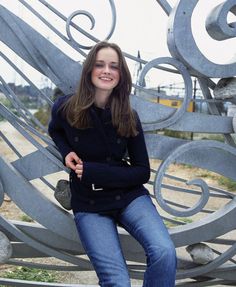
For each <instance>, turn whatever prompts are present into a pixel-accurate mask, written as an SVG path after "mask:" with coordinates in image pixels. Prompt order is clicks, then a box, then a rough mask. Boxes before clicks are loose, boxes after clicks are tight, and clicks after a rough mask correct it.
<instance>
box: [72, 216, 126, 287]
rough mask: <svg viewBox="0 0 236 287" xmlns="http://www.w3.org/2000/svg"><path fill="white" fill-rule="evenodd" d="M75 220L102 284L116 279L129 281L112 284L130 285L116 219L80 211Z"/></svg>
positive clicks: (82, 241)
mask: <svg viewBox="0 0 236 287" xmlns="http://www.w3.org/2000/svg"><path fill="white" fill-rule="evenodd" d="M75 222H76V226H77V230H78V233H79V237H80V240H81V243H82V245H83V247H84V249H85V251H86V253H87V255H88V257H89V258H90V261H91V263H92V264H93V266H94V269H95V271H96V273H97V275H98V277H99V280H100V282H101V284H102V282H110V283H109V284H112V283H111V282H113V281H115V280H118V281H122V280H125V281H127V282H123V285H115V284H114V285H112V286H130V285H129V283H128V282H129V275H128V270H127V267H126V263H125V259H124V256H123V253H122V250H121V245H120V241H119V236H118V231H117V226H116V222H115V221H114V219H113V218H111V217H109V216H106V215H99V214H97V213H87V212H78V213H76V214H75ZM104 274H105V275H104ZM117 284H118V283H117ZM120 284H122V282H121V283H120ZM102 286H106V284H105V283H104V285H102ZM107 286H111V285H107Z"/></svg>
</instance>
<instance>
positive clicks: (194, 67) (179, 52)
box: [167, 0, 236, 78]
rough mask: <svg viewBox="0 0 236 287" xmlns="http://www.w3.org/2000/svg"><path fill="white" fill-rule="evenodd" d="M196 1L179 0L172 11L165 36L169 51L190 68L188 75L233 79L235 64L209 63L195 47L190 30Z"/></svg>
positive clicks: (235, 73) (235, 71)
mask: <svg viewBox="0 0 236 287" xmlns="http://www.w3.org/2000/svg"><path fill="white" fill-rule="evenodd" d="M198 1H199V0H180V1H178V3H177V5H176V7H175V8H174V9H172V12H171V14H170V18H169V27H168V34H167V43H168V48H169V51H170V53H171V55H172V56H173V57H174V58H177V59H179V60H180V61H181V62H183V63H184V64H185V65H186V66H188V67H189V68H190V70H191V72H190V73H193V74H195V75H199V76H203V77H210V78H227V77H233V76H235V75H236V63H235V62H233V63H230V64H224V65H220V64H215V63H213V62H211V61H209V60H208V59H207V58H206V57H205V56H204V55H203V54H202V53H201V51H200V50H199V48H198V47H197V45H196V42H195V40H194V37H193V33H192V29H191V18H192V14H193V11H194V8H195V6H196V5H197V3H198ZM227 2H228V1H227ZM234 3H235V1H234ZM225 7H226V6H225ZM183 15H184V16H183Z"/></svg>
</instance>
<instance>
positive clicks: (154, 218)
mask: <svg viewBox="0 0 236 287" xmlns="http://www.w3.org/2000/svg"><path fill="white" fill-rule="evenodd" d="M120 222H121V224H122V225H123V227H124V228H125V229H126V230H127V231H128V232H129V233H130V234H131V235H132V236H133V237H134V238H135V239H136V240H138V241H139V243H140V244H141V245H142V246H143V248H144V249H145V252H146V254H148V248H149V247H150V246H158V247H159V249H160V250H161V249H162V248H164V249H165V248H167V249H168V248H171V249H174V245H173V243H172V240H171V238H170V236H169V233H168V230H167V228H166V226H165V225H164V223H163V220H162V218H161V216H160V215H159V213H158V211H157V209H156V207H155V205H154V204H153V203H152V200H151V198H150V196H148V195H143V196H140V197H138V198H136V199H135V200H133V201H132V202H131V203H130V204H129V205H128V206H127V207H126V208H125V209H124V210H123V212H122V213H121V216H120Z"/></svg>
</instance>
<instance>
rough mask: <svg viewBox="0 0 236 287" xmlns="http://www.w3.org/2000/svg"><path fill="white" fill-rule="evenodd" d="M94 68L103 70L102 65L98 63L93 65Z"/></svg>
mask: <svg viewBox="0 0 236 287" xmlns="http://www.w3.org/2000/svg"><path fill="white" fill-rule="evenodd" d="M94 66H95V67H96V68H103V67H104V65H103V64H100V63H95V65H94Z"/></svg>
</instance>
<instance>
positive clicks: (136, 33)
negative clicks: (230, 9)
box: [0, 0, 236, 87]
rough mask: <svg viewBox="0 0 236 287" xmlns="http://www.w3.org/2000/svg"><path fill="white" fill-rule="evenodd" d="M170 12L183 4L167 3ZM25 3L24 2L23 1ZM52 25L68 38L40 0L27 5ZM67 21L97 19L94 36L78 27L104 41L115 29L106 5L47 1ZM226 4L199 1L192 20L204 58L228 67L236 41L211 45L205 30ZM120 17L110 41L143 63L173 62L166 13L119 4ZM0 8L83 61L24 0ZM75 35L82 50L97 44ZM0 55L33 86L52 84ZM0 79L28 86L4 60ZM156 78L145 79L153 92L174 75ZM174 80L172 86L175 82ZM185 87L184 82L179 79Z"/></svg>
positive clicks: (4, 0) (146, 3)
mask: <svg viewBox="0 0 236 287" xmlns="http://www.w3.org/2000/svg"><path fill="white" fill-rule="evenodd" d="M167 1H168V2H169V4H170V5H171V7H174V5H175V4H176V3H177V2H179V1H175V0H167ZM22 2H23V0H22ZM24 2H26V3H28V4H30V5H31V6H32V7H34V8H35V9H36V10H37V11H38V12H39V13H41V14H42V15H43V16H44V17H45V18H46V19H47V20H48V21H50V22H51V23H52V24H53V25H54V26H56V27H57V28H58V29H59V30H60V31H61V32H62V33H63V34H65V35H66V32H65V30H66V29H65V22H63V21H61V20H60V19H59V18H58V17H57V16H55V15H54V14H53V13H51V12H49V11H48V10H47V9H46V8H45V7H44V6H43V5H42V4H41V3H40V2H39V1H38V0H25V1H24ZM47 2H48V3H49V4H51V5H53V6H54V7H55V8H56V9H57V10H59V11H60V13H62V14H63V15H64V16H66V17H68V16H69V15H71V13H73V12H74V11H76V10H85V11H88V12H89V13H91V14H92V15H93V16H94V18H95V21H96V22H95V27H94V29H93V30H90V25H91V23H90V21H89V20H88V18H87V17H85V16H77V17H75V18H74V20H73V21H74V22H75V23H76V24H78V25H80V26H81V27H82V28H83V29H84V30H86V31H88V32H90V33H92V34H93V35H94V36H95V37H97V38H99V39H100V40H103V39H104V38H105V37H106V35H107V33H108V32H109V30H110V26H111V23H112V14H111V9H110V5H109V1H108V0H86V1H85V0H67V1H65V0H48V1H47ZM222 2H224V1H223V0H214V1H212V0H199V1H198V4H197V6H196V8H195V10H194V13H193V17H192V31H193V34H194V37H195V41H196V43H197V45H198V46H199V48H200V50H201V51H202V53H203V54H204V55H205V56H207V58H208V59H209V60H211V61H213V62H215V63H220V64H223V63H226V62H228V61H229V60H231V59H232V58H233V57H234V56H235V48H234V47H236V45H235V44H236V41H235V39H230V40H225V41H221V42H219V41H216V40H213V39H212V38H211V37H210V36H209V35H208V34H207V32H206V30H205V19H206V17H207V15H208V14H209V12H210V11H211V10H212V9H213V8H214V7H215V6H216V5H218V4H220V3H222ZM114 3H115V6H116V13H117V22H116V27H115V31H114V33H113V35H112V37H111V39H110V41H112V42H115V43H117V44H119V45H120V47H121V48H122V50H123V51H125V52H127V53H130V54H132V55H135V56H137V53H138V51H140V54H141V57H142V58H143V59H145V60H147V61H150V60H152V59H154V58H159V57H165V56H170V53H169V50H168V46H167V41H166V39H167V37H166V36H167V27H168V16H167V15H166V13H165V12H164V11H163V10H162V8H161V7H160V5H159V4H158V2H157V1H155V0H140V1H137V0H115V1H114ZM0 4H1V5H3V6H4V7H5V8H7V9H9V10H10V11H12V12H14V13H15V14H16V15H18V16H19V17H20V18H21V19H23V20H24V21H25V22H27V23H30V25H31V26H33V27H34V29H36V30H37V31H39V32H40V33H41V34H42V35H43V36H45V37H46V38H48V39H49V40H50V41H51V42H53V43H54V44H55V45H57V46H58V47H59V48H60V49H62V50H63V52H64V53H66V54H67V55H68V56H69V57H71V58H73V59H75V60H82V59H83V57H81V56H80V55H79V54H78V52H75V51H74V50H73V49H72V48H70V47H69V46H68V45H66V44H65V43H63V41H62V40H61V39H60V38H59V37H57V36H56V35H55V34H54V33H53V32H52V31H50V29H48V28H47V27H46V26H45V25H44V24H43V23H42V22H41V21H40V20H38V19H37V18H36V17H35V16H34V15H33V14H32V13H31V12H29V10H28V9H26V8H25V7H24V5H22V3H21V2H20V0H0ZM234 18H235V16H234V15H229V19H230V21H235V19H234ZM72 34H73V36H74V37H75V39H77V40H78V41H81V43H82V44H89V45H91V44H93V43H92V42H91V41H88V40H87V39H85V38H84V36H82V35H81V34H79V33H77V32H75V31H74V30H72ZM0 51H1V52H3V53H4V54H5V55H7V56H8V57H9V58H10V59H11V60H12V61H13V62H14V63H15V64H16V65H17V66H18V67H19V68H20V69H21V70H23V71H24V72H25V73H26V74H27V75H29V76H30V78H31V80H33V82H34V83H35V84H36V85H38V86H39V87H42V86H45V85H48V84H49V81H48V80H47V79H46V78H45V77H43V76H42V75H41V74H40V73H38V72H37V71H35V70H34V69H32V68H30V67H29V66H28V64H27V63H25V62H24V61H22V60H21V59H20V58H19V57H18V56H17V55H15V54H14V53H13V52H12V51H11V50H10V49H9V48H7V47H6V46H5V45H4V44H3V43H1V42H0ZM222 51H223V53H222ZM0 61H1V62H0V64H1V67H2V68H1V76H2V77H3V78H4V80H5V81H6V82H16V83H17V84H22V85H24V84H25V82H24V81H23V80H22V79H21V78H20V77H19V75H17V74H16V73H15V72H14V71H13V70H12V69H11V68H10V67H9V65H7V64H6V63H5V61H4V60H3V59H0ZM128 64H129V66H130V71H131V74H132V76H133V77H135V74H136V70H137V65H136V66H135V65H134V64H133V63H131V62H129V63H128ZM155 73H158V74H151V73H150V75H149V76H147V80H148V82H150V85H151V86H155V85H159V84H163V83H165V82H166V81H169V82H170V81H172V75H170V73H168V75H167V73H165V72H162V71H158V72H157V71H155ZM175 77H176V76H173V81H175ZM179 80H180V81H181V79H179Z"/></svg>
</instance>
